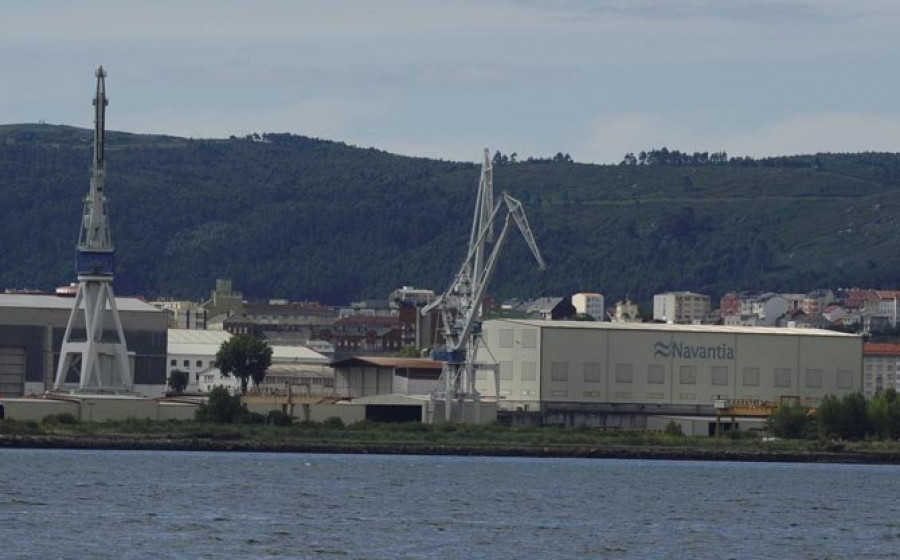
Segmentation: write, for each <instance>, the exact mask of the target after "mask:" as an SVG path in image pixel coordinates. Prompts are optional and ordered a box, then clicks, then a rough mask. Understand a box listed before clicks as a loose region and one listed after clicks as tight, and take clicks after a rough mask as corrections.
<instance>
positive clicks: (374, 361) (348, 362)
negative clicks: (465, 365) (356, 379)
mask: <svg viewBox="0 0 900 560" xmlns="http://www.w3.org/2000/svg"><path fill="white" fill-rule="evenodd" d="M332 365H333V366H334V367H354V366H356V367H358V366H366V365H371V366H378V367H392V368H400V369H433V370H437V371H440V370H441V369H442V368H443V367H444V366H443V363H442V362H435V361H434V360H431V359H428V358H395V357H391V356H356V357H353V358H345V359H343V360H339V361H337V362H335V363H333V364H332Z"/></svg>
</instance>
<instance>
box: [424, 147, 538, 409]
mask: <svg viewBox="0 0 900 560" xmlns="http://www.w3.org/2000/svg"><path fill="white" fill-rule="evenodd" d="M504 208H505V210H506V218H505V220H504V222H503V228H502V229H501V230H500V234H499V235H498V236H497V238H496V240H494V219H495V218H496V217H497V215H498V214H500V213H501V211H502V210H503V209H504ZM513 223H515V225H516V226H518V228H519V231H521V232H522V236H523V237H524V238H525V242H526V243H527V244H528V247H529V248H530V249H531V252H532V253H533V254H534V258H535V259H536V260H537V263H538V267H539V269H541V270H543V269H544V268H545V264H544V259H543V258H542V257H541V253H540V251H539V250H538V247H537V243H536V242H535V240H534V235H532V233H531V228H530V227H529V225H528V219H527V218H526V217H525V211H524V210H523V209H522V203H521V202H519V201H518V200H516V199H515V198H513V197H511V196H509V195H508V194H506V193H503V199H502V201H499V202H497V203H496V204H494V181H493V169H492V167H491V159H490V151H489V150H487V149H485V151H484V163H483V164H482V167H481V180H480V181H479V185H478V197H477V199H476V202H475V216H474V219H473V220H472V231H471V233H470V234H469V251H468V253H467V255H466V258H465V260H464V261H463V264H462V266H461V267H460V269H459V271H458V272H457V273H456V276H454V278H453V282H451V284H450V287H449V288H448V289H447V291H446V292H444V293H443V294H441V295H440V296H439V297H438V298H436V299H435V300H434V301H433V302H432V303H431V304H429V305H427V306H426V307H424V308H422V315H426V314H428V313H429V312H430V311H432V310H433V309H439V310H440V314H441V324H442V334H443V336H444V346H443V347H436V348H434V350H432V353H431V356H432V358H433V359H434V360H436V361H440V362H443V367H442V370H441V377H440V379H439V381H438V384H437V386H436V387H435V389H434V390H433V391H432V393H431V408H430V415H431V420H432V421H434V413H435V404H436V403H437V402H439V401H440V402H443V404H444V415H445V419H446V420H448V421H449V420H450V419H451V406H452V403H453V401H456V402H457V403H458V404H459V407H460V413H461V414H462V412H463V406H464V404H465V403H467V402H471V403H472V405H473V407H474V415H475V420H476V421H478V416H479V410H480V408H481V405H480V403H481V394H480V393H479V392H478V390H477V389H476V388H475V373H476V370H478V369H490V370H493V371H494V386H495V391H496V395H497V397H498V398H499V379H498V377H497V369H496V366H489V365H486V364H478V363H477V362H476V359H477V356H478V349H479V346H480V345H481V303H482V300H483V299H484V295H485V291H486V290H487V286H488V284H489V283H490V281H491V277H492V276H493V274H494V270H495V268H496V266H497V260H498V258H499V257H500V253H501V252H502V251H503V245H504V244H505V243H506V240H507V237H508V236H509V233H510V230H511V228H512V225H513ZM491 243H493V247H490V252H488V249H489V244H491Z"/></svg>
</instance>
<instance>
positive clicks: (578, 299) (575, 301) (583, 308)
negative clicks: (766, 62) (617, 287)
mask: <svg viewBox="0 0 900 560" xmlns="http://www.w3.org/2000/svg"><path fill="white" fill-rule="evenodd" d="M572 306H573V307H574V308H575V312H576V313H580V314H582V315H590V316H591V317H593V318H594V319H595V320H597V321H605V320H606V303H605V301H604V299H603V294H597V293H587V292H580V293H577V294H575V295H573V296H572Z"/></svg>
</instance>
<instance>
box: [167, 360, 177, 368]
mask: <svg viewBox="0 0 900 560" xmlns="http://www.w3.org/2000/svg"><path fill="white" fill-rule="evenodd" d="M169 365H170V366H172V367H175V366H177V365H178V360H172V361H171V362H169Z"/></svg>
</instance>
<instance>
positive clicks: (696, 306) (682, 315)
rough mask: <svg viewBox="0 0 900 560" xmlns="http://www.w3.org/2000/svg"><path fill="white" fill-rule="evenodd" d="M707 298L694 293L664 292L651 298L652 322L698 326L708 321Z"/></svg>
mask: <svg viewBox="0 0 900 560" xmlns="http://www.w3.org/2000/svg"><path fill="white" fill-rule="evenodd" d="M709 309H710V307H709V296H707V295H703V294H695V293H694V292H665V293H662V294H656V295H654V296H653V320H654V321H662V322H664V323H679V324H688V325H690V324H700V323H705V322H707V320H708V319H709Z"/></svg>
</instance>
